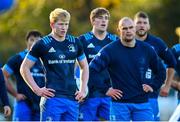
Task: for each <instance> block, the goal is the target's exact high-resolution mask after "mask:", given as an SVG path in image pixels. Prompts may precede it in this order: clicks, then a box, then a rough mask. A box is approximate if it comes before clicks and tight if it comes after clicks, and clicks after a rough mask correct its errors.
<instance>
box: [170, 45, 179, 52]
mask: <svg viewBox="0 0 180 122" xmlns="http://www.w3.org/2000/svg"><path fill="white" fill-rule="evenodd" d="M172 49H174V50H175V51H180V44H175V45H174V46H173V47H172Z"/></svg>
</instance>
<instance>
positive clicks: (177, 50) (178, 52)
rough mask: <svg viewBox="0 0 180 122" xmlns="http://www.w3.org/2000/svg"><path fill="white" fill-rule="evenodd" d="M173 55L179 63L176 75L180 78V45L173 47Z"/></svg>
mask: <svg viewBox="0 0 180 122" xmlns="http://www.w3.org/2000/svg"><path fill="white" fill-rule="evenodd" d="M172 53H173V54H174V57H175V59H176V61H177V65H176V67H175V70H176V73H177V74H178V76H179V77H180V44H176V45H174V46H173V47H172ZM178 99H180V92H179V91H178Z"/></svg>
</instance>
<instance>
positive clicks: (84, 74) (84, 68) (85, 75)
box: [75, 58, 89, 102]
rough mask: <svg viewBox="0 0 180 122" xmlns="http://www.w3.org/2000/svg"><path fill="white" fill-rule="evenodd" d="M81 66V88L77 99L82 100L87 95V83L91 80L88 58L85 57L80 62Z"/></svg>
mask: <svg viewBox="0 0 180 122" xmlns="http://www.w3.org/2000/svg"><path fill="white" fill-rule="evenodd" d="M78 63H79V66H80V81H81V83H80V90H79V91H78V92H76V94H75V95H76V99H77V100H78V101H79V102H81V101H82V100H83V98H85V97H86V89H87V83H88V80H89V66H88V63H87V59H86V58H85V59H83V60H81V61H79V62H78Z"/></svg>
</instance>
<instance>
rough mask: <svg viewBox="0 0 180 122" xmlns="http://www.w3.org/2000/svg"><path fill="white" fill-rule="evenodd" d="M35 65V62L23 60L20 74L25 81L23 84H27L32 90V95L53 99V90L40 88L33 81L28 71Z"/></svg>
mask: <svg viewBox="0 0 180 122" xmlns="http://www.w3.org/2000/svg"><path fill="white" fill-rule="evenodd" d="M34 64H35V62H33V61H31V60H29V59H27V58H25V59H24V61H23V62H22V64H21V68H20V73H21V75H22V77H23V79H24V80H25V82H26V83H27V84H28V86H29V87H30V88H31V89H32V91H33V92H34V93H36V94H37V95H38V96H42V97H46V98H48V97H53V96H54V93H53V92H55V91H54V90H53V89H50V88H45V87H43V88H40V87H39V86H38V85H37V84H36V82H35V81H34V78H33V77H32V75H31V72H30V69H31V67H32V66H33V65H34Z"/></svg>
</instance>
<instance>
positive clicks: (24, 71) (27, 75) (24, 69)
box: [20, 64, 39, 92]
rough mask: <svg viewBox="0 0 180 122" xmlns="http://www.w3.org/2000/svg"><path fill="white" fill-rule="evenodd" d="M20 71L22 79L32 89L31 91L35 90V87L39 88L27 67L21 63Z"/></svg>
mask: <svg viewBox="0 0 180 122" xmlns="http://www.w3.org/2000/svg"><path fill="white" fill-rule="evenodd" d="M20 73H21V75H22V77H23V79H24V81H25V82H26V83H27V85H28V86H29V87H30V88H31V89H32V91H33V92H35V91H36V90H37V89H39V86H38V85H37V84H36V82H35V81H34V78H33V77H32V75H31V72H30V68H29V67H27V66H26V65H24V64H22V65H21V68H20Z"/></svg>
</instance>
